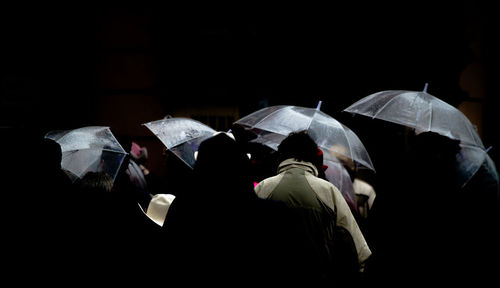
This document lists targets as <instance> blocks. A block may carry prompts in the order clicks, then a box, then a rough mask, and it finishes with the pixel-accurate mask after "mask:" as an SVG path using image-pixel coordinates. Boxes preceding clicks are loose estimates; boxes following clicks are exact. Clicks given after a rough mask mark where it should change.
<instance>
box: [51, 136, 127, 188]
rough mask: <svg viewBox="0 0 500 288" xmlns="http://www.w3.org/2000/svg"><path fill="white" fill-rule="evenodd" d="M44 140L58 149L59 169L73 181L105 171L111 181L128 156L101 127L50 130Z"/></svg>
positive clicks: (116, 141) (113, 137)
mask: <svg viewBox="0 0 500 288" xmlns="http://www.w3.org/2000/svg"><path fill="white" fill-rule="evenodd" d="M45 138H48V139H52V140H54V141H55V142H57V143H58V144H59V145H60V146H61V151H62V161H61V167H62V168H63V169H64V170H66V171H67V174H68V175H69V176H70V178H71V179H72V180H73V181H75V180H76V179H78V178H81V177H83V176H84V175H85V173H87V172H89V171H92V172H106V173H108V174H109V175H110V176H111V177H112V178H113V180H114V179H116V175H117V174H118V171H119V169H120V167H121V164H122V162H123V159H124V158H125V156H126V155H127V154H128V153H127V152H126V151H125V150H124V149H123V147H122V146H121V145H120V143H119V142H118V140H116V138H115V136H114V135H113V133H112V132H111V130H110V128H109V127H105V126H88V127H82V128H77V129H73V130H57V131H50V132H48V133H47V134H45Z"/></svg>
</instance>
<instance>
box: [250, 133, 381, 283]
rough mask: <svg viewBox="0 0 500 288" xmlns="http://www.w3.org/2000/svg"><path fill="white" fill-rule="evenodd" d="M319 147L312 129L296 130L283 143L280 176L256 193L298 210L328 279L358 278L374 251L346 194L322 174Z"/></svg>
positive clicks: (272, 179) (258, 187) (297, 212)
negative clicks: (317, 162) (310, 132)
mask: <svg viewBox="0 0 500 288" xmlns="http://www.w3.org/2000/svg"><path fill="white" fill-rule="evenodd" d="M317 148H318V147H317V145H316V143H315V142H314V140H313V139H312V138H311V137H310V136H309V135H308V134H307V132H305V131H300V132H293V133H291V134H290V135H289V136H288V137H287V138H285V139H284V140H283V141H282V142H281V143H280V145H279V147H278V154H279V156H278V157H279V158H278V162H279V165H278V171H277V172H278V173H277V175H275V176H272V177H269V178H266V179H264V180H262V181H261V182H260V183H259V184H258V185H257V186H256V187H255V192H256V193H257V195H258V196H259V197H261V198H265V199H273V200H278V201H283V202H285V203H286V204H287V206H288V207H289V208H290V209H292V211H294V212H295V215H297V216H298V217H297V219H298V225H299V226H301V227H302V228H303V229H304V230H303V231H304V233H305V235H307V237H308V238H309V242H308V243H310V245H313V246H315V249H314V251H316V252H317V254H318V258H317V259H318V262H319V266H320V267H322V268H321V269H322V270H323V271H324V279H325V281H330V280H333V279H336V280H335V281H338V280H339V279H340V277H344V280H346V281H351V280H352V281H356V278H360V277H361V276H360V275H361V274H362V271H363V267H364V264H365V262H366V260H367V259H368V258H369V257H370V255H371V254H372V252H371V250H370V248H369V247H368V244H367V242H366V240H365V238H364V236H363V234H362V232H361V230H360V228H359V226H358V224H357V222H356V220H355V218H354V216H353V214H352V213H351V210H350V208H349V206H348V204H347V202H346V201H345V199H344V197H343V196H342V193H341V192H340V191H339V189H338V188H337V187H335V186H334V185H333V184H332V183H330V182H328V181H326V180H324V179H321V178H319V177H317V176H318V170H317V168H316V166H315V165H314V164H313V163H314V157H315V155H316V153H317ZM349 250H350V251H349ZM332 263H333V264H332ZM339 269H341V270H343V271H339ZM349 271H351V272H352V271H356V272H354V273H346V272H349Z"/></svg>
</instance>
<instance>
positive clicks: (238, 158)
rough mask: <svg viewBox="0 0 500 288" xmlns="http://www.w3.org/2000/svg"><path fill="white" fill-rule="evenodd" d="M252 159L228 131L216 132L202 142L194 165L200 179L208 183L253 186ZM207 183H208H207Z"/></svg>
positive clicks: (222, 185)
mask: <svg viewBox="0 0 500 288" xmlns="http://www.w3.org/2000/svg"><path fill="white" fill-rule="evenodd" d="M249 169H250V159H249V158H248V156H247V154H246V152H245V150H244V149H243V147H242V146H241V145H240V144H239V143H237V142H236V141H235V140H234V139H233V138H231V137H230V136H229V135H227V134H226V133H220V134H216V135H214V136H212V137H210V138H208V139H206V140H204V141H203V142H201V144H200V146H199V148H198V153H197V157H196V162H195V165H194V173H195V176H196V177H198V179H200V178H201V179H203V180H206V181H207V182H211V183H208V185H212V184H213V185H215V187H219V188H221V189H224V188H223V187H224V186H225V187H227V186H231V185H233V186H234V185H236V186H238V187H244V188H249V187H252V188H253V186H252V182H251V177H250V171H249ZM205 184H207V183H205Z"/></svg>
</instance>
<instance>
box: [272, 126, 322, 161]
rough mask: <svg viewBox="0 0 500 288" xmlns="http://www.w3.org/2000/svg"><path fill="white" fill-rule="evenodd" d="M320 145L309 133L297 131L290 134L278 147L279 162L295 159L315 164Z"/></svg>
mask: <svg viewBox="0 0 500 288" xmlns="http://www.w3.org/2000/svg"><path fill="white" fill-rule="evenodd" d="M317 153H318V145H317V144H316V142H314V140H313V139H312V138H311V136H310V135H309V134H308V133H307V131H305V130H302V131H297V132H292V133H290V134H289V135H288V136H287V137H286V138H285V139H283V141H281V143H280V145H279V146H278V161H279V162H282V161H284V160H286V159H290V158H292V159H295V160H296V161H304V162H310V163H315V161H316V159H317Z"/></svg>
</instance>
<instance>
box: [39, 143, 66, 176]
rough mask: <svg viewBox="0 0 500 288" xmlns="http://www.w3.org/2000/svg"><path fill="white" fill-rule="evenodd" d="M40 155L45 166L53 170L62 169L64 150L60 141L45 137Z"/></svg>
mask: <svg viewBox="0 0 500 288" xmlns="http://www.w3.org/2000/svg"><path fill="white" fill-rule="evenodd" d="M40 155H41V161H42V162H43V163H42V164H43V165H44V167H45V168H49V169H50V170H51V171H52V170H54V169H61V160H62V150H61V146H60V145H59V143H57V142H55V141H54V140H51V139H48V138H43V139H42V143H41V154H40Z"/></svg>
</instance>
